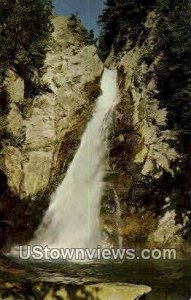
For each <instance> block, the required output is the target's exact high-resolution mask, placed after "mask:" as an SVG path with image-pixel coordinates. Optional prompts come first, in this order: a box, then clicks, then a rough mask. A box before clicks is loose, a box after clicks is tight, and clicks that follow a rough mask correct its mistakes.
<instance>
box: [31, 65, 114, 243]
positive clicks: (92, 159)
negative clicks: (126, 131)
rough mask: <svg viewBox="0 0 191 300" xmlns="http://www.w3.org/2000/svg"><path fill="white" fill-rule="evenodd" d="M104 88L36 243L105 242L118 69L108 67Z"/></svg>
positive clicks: (104, 74) (53, 198)
mask: <svg viewBox="0 0 191 300" xmlns="http://www.w3.org/2000/svg"><path fill="white" fill-rule="evenodd" d="M101 89H102V95H101V96H100V97H99V98H98V99H97V102H96V107H95V111H94V114H93V117H92V119H91V121H90V122H89V123H88V125H87V127H86V130H85V132H84V134H83V136H82V139H81V144H80V146H79V148H78V150H77V152H76V154H75V156H74V159H73V161H72V162H71V164H70V166H69V168H68V171H67V174H66V176H65V178H64V180H63V182H62V183H61V184H60V186H59V187H58V188H57V190H56V192H55V193H54V195H52V199H51V203H50V206H49V209H48V211H47V213H46V215H45V217H44V219H43V222H42V224H41V225H40V227H39V229H38V230H37V232H36V237H35V240H33V241H32V243H35V244H36V245H48V246H49V247H57V248H61V247H65V248H93V247H96V246H97V245H100V243H101V233H100V229H99V217H100V202H101V197H102V192H103V189H104V180H103V179H104V175H105V172H106V168H107V159H106V157H107V151H108V147H107V136H108V129H109V125H110V122H111V119H112V118H111V114H112V110H113V108H114V106H115V104H116V103H117V99H118V87H117V72H116V71H115V70H114V71H111V70H108V69H105V70H104V73H103V76H102V80H101Z"/></svg>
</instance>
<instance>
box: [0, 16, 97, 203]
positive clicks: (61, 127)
mask: <svg viewBox="0 0 191 300" xmlns="http://www.w3.org/2000/svg"><path fill="white" fill-rule="evenodd" d="M70 22H71V21H70V20H69V18H68V17H56V18H55V19H54V26H55V31H54V32H53V40H52V47H51V49H50V51H49V52H48V54H47V58H46V61H45V66H44V71H45V73H44V76H43V78H42V83H43V84H45V85H46V86H47V91H46V92H43V94H40V95H39V96H37V97H36V98H34V99H32V100H31V99H24V89H25V87H24V82H23V80H21V79H20V78H19V77H18V76H17V75H16V74H15V72H14V71H13V70H10V71H8V72H7V76H8V77H7V79H6V84H5V86H6V90H7V92H8V96H9V103H8V106H9V107H8V110H9V113H8V115H7V117H6V120H5V125H6V128H5V130H6V131H8V140H6V141H5V142H3V143H2V144H3V148H2V149H1V159H2V163H1V165H2V170H3V171H4V172H5V174H6V175H7V177H8V185H9V187H10V188H11V190H12V191H13V192H14V193H15V194H17V195H18V196H19V197H21V198H25V197H28V196H32V195H35V194H36V193H38V192H40V191H42V190H43V189H46V188H47V186H48V185H49V184H50V183H51V181H52V179H53V178H54V176H55V175H57V174H58V172H59V171H58V170H60V168H62V172H64V171H66V170H65V169H64V167H63V164H64V162H65V160H66V159H67V154H68V153H66V152H67V151H66V149H63V145H62V143H63V140H64V141H65V143H67V137H66V135H67V136H69V135H70V132H72V134H73V135H75V139H76V143H78V140H79V139H80V136H81V133H82V131H83V129H84V127H85V125H86V123H87V120H88V118H89V117H90V115H91V110H92V107H93V105H94V101H91V100H90V99H89V97H88V95H89V93H90V88H91V92H92V93H93V92H94V93H95V98H96V97H97V96H98V95H99V88H98V83H99V78H100V76H101V74H102V71H103V64H102V62H101V61H100V59H99V58H98V55H97V50H96V47H95V46H91V45H90V46H86V45H85V41H84V37H83V32H82V25H81V23H80V21H78V27H77V29H76V30H74V29H73V28H72V27H71V26H70ZM65 148H67V147H65ZM75 148H76V146H75ZM72 149H73V150H74V146H73V148H72V145H71V149H67V150H71V151H72ZM4 162H5V163H4ZM66 166H67V165H66Z"/></svg>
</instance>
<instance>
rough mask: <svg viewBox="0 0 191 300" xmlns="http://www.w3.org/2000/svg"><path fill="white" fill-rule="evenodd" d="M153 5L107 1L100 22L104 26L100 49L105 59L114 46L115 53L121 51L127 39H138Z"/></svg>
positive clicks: (137, 0) (143, 1) (139, 1)
mask: <svg viewBox="0 0 191 300" xmlns="http://www.w3.org/2000/svg"><path fill="white" fill-rule="evenodd" d="M152 4H153V1H152V0H147V1H146V0H134V1H133V0H132V1H130V0H116V1H114V0H107V2H106V8H105V9H104V10H103V13H102V15H101V16H99V20H98V23H100V24H101V25H102V32H101V35H100V39H99V48H100V52H101V53H102V56H103V58H106V57H107V55H108V53H109V52H110V50H111V47H112V46H113V47H114V50H115V51H120V50H121V49H122V48H123V47H124V46H125V43H126V41H127V37H128V38H129V39H131V40H135V39H136V37H137V36H138V34H139V33H140V31H141V29H142V28H143V22H144V20H145V18H146V16H147V11H148V9H149V8H150V7H151V5H152Z"/></svg>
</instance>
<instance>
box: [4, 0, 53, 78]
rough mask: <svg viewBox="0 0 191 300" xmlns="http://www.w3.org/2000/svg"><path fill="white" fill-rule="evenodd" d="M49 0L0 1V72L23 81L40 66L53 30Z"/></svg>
mask: <svg viewBox="0 0 191 300" xmlns="http://www.w3.org/2000/svg"><path fill="white" fill-rule="evenodd" d="M52 8H53V7H52V3H51V0H35V1H34V0H0V45H1V46H0V47H1V48H0V71H1V75H3V73H4V72H5V70H6V68H7V67H9V66H14V67H15V69H16V70H17V72H18V73H19V75H20V76H22V77H23V78H24V79H25V80H27V79H28V78H29V77H31V76H32V75H31V74H32V73H33V72H34V71H38V70H39V68H41V67H42V66H43V62H44V59H45V56H46V52H47V47H48V41H49V39H50V33H51V32H52V29H53V28H52V23H51V17H52Z"/></svg>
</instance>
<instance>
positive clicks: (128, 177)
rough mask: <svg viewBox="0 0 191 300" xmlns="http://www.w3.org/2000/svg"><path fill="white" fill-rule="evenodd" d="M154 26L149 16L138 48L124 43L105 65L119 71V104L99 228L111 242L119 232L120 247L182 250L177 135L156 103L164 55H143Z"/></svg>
mask: <svg viewBox="0 0 191 300" xmlns="http://www.w3.org/2000/svg"><path fill="white" fill-rule="evenodd" d="M159 22H160V16H158V15H156V13H155V12H151V13H150V14H149V15H148V18H147V21H146V23H145V29H146V31H147V35H146V36H145V37H144V39H143V40H142V43H141V45H140V44H139V43H137V45H136V46H134V47H133V48H131V49H129V47H128V45H127V47H126V49H124V51H123V52H122V53H120V54H119V55H118V57H115V56H114V54H113V52H111V55H110V57H109V58H108V59H107V61H106V64H107V65H109V66H110V67H115V68H116V67H117V69H118V74H119V76H118V78H119V87H120V91H121V101H120V103H119V104H118V106H117V107H116V110H115V114H114V122H113V127H112V128H111V136H110V141H109V143H110V169H111V173H112V174H113V175H112V178H109V180H108V184H107V187H106V190H105V195H104V198H103V205H102V206H103V209H102V215H103V217H102V226H103V229H104V230H105V231H106V232H107V234H108V236H109V237H110V241H111V240H114V241H116V236H117V235H118V233H119V231H120V234H121V235H122V237H123V243H124V245H128V246H129V245H132V246H133V247H134V246H135V247H143V246H149V247H155V246H156V247H163V246H167V245H168V246H169V247H170V246H171V245H172V246H173V247H177V248H178V249H179V250H180V251H181V252H182V251H183V248H184V241H183V240H182V236H183V235H182V232H183V228H184V226H185V224H186V223H187V221H188V217H186V213H184V211H183V210H181V212H180V201H183V203H184V202H185V201H184V200H183V199H182V196H181V191H180V190H181V188H180V186H181V184H180V182H179V180H178V178H179V177H180V175H179V172H180V169H181V164H182V154H181V153H180V152H179V150H178V145H179V144H180V143H181V140H180V139H179V136H178V133H177V132H176V131H173V130H172V129H171V130H170V129H169V128H168V113H169V112H168V111H167V109H166V108H165V107H164V106H161V104H160V101H159V100H158V73H157V72H158V71H157V67H158V64H159V63H160V60H161V58H162V55H163V53H159V54H158V56H155V57H154V56H153V57H149V59H147V60H145V59H144V57H143V56H144V53H150V52H151V49H152V48H153V47H154V46H153V45H155V43H156V40H157V37H156V30H155V29H156V28H157V26H158V23H159ZM147 56H148V54H147ZM182 168H183V166H182ZM116 195H117V201H118V202H119V204H118V206H119V207H120V219H121V221H120V223H121V226H120V229H119V230H117V229H116V228H117V226H116V222H117V221H116V220H117V219H119V213H118V212H117V211H116V209H114V211H112V210H111V209H110V207H115V203H116ZM108 197H109V199H110V200H109V201H108V200H106V199H108ZM180 198H181V199H182V200H180ZM107 202H108V203H107ZM178 203H179V204H178ZM166 214H167V215H168V218H165V215H166ZM180 215H184V216H183V217H182V218H181V217H180ZM108 216H109V217H108ZM168 220H171V222H169V221H168ZM186 220H187V221H186ZM118 224H119V221H118ZM161 224H162V227H163V228H164V227H165V226H166V228H167V231H168V232H169V234H168V235H165V236H166V237H165V238H163V240H161V239H159V234H158V233H159V232H160V230H161ZM169 224H171V225H169ZM169 226H170V227H171V226H172V228H169ZM187 250H188V251H189V249H188V248H187Z"/></svg>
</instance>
